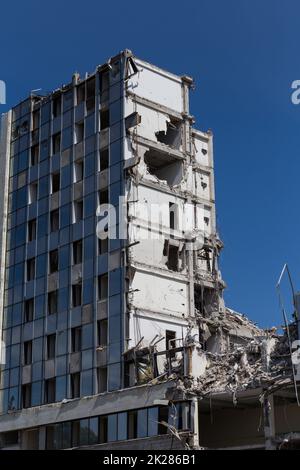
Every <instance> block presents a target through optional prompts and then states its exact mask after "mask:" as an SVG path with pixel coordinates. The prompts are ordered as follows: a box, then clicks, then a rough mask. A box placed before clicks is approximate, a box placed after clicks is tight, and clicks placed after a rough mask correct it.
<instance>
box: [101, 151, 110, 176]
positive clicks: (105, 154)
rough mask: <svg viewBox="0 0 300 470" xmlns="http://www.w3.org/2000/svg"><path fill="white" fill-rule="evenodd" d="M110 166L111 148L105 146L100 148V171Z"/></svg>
mask: <svg viewBox="0 0 300 470" xmlns="http://www.w3.org/2000/svg"><path fill="white" fill-rule="evenodd" d="M108 167H109V150H108V148H107V147H106V148H104V149H102V150H100V171H103V170H106V169H107V168H108Z"/></svg>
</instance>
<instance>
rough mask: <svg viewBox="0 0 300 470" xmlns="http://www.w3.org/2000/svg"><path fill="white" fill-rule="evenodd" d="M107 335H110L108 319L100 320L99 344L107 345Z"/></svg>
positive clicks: (98, 325) (98, 324) (98, 328)
mask: <svg viewBox="0 0 300 470" xmlns="http://www.w3.org/2000/svg"><path fill="white" fill-rule="evenodd" d="M107 335H108V322H107V319H104V320H98V322H97V336H98V346H107Z"/></svg>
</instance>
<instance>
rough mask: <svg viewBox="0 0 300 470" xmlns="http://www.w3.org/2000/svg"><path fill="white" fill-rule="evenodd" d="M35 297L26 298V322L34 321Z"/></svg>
mask: <svg viewBox="0 0 300 470" xmlns="http://www.w3.org/2000/svg"><path fill="white" fill-rule="evenodd" d="M33 314H34V299H29V300H25V322H26V323H28V322H31V321H33Z"/></svg>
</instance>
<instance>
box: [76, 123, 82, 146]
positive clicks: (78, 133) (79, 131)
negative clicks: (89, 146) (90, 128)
mask: <svg viewBox="0 0 300 470" xmlns="http://www.w3.org/2000/svg"><path fill="white" fill-rule="evenodd" d="M75 136H76V144H79V143H80V142H82V141H83V139H84V121H83V122H80V123H78V124H76V125H75Z"/></svg>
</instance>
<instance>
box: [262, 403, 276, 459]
mask: <svg viewBox="0 0 300 470" xmlns="http://www.w3.org/2000/svg"><path fill="white" fill-rule="evenodd" d="M274 411H275V409H274V397H273V395H270V396H264V400H263V414H264V431H265V446H266V450H274V449H276V446H275V444H274V438H275V415H274Z"/></svg>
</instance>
